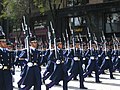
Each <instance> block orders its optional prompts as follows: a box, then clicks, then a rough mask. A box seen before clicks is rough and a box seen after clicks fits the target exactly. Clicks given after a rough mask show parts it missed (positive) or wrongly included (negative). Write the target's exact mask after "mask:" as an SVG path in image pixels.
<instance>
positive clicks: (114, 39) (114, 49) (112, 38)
mask: <svg viewBox="0 0 120 90" xmlns="http://www.w3.org/2000/svg"><path fill="white" fill-rule="evenodd" d="M112 41H113V47H114V50H116V48H115V43H116V42H115V39H114V37H113V36H112Z"/></svg>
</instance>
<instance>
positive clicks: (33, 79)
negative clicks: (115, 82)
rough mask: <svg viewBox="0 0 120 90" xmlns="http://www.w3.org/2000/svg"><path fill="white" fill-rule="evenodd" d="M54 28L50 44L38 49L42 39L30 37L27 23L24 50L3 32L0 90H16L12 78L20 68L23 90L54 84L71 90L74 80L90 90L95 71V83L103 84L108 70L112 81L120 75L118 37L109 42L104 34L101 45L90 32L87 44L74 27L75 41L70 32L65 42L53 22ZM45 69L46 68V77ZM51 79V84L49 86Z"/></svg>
mask: <svg viewBox="0 0 120 90" xmlns="http://www.w3.org/2000/svg"><path fill="white" fill-rule="evenodd" d="M50 27H51V30H52V33H51V32H50V31H49V30H48V39H49V43H48V44H47V46H46V47H45V48H44V49H43V48H42V49H39V48H38V40H37V38H36V37H35V36H34V35H32V36H31V35H30V30H29V29H28V26H27V24H26V22H25V20H24V23H23V24H22V28H23V31H24V32H25V35H26V37H25V45H24V47H22V48H13V44H11V43H9V42H8V41H7V40H6V38H5V34H4V32H3V30H2V29H1V30H0V90H13V77H12V75H14V74H15V67H16V66H19V65H20V66H21V74H20V76H21V79H20V80H19V82H18V83H17V84H18V88H19V90H30V89H31V87H34V90H42V88H41V85H43V84H44V85H45V86H46V90H49V89H50V88H51V87H53V86H54V85H60V84H59V82H60V81H63V90H68V83H69V82H70V81H71V80H76V81H78V82H79V83H80V84H79V86H78V87H79V88H80V89H88V88H87V87H85V86H84V81H85V80H84V79H85V78H86V77H92V75H91V74H92V73H93V72H95V82H96V83H102V81H100V78H99V75H101V74H105V70H109V73H110V79H115V78H114V76H113V72H115V71H119V72H120V42H119V39H118V38H117V37H116V35H115V34H114V35H113V37H112V40H111V41H107V39H106V38H105V35H104V33H103V32H102V37H101V41H100V42H98V41H97V38H96V36H95V35H93V34H91V33H90V31H89V29H87V30H88V40H86V41H84V40H83V38H82V36H81V35H80V34H77V35H74V31H73V30H72V29H71V28H70V30H71V35H72V36H71V37H72V39H71V40H69V38H70V36H69V35H68V33H67V30H66V32H65V33H64V34H63V41H62V39H61V38H56V35H55V31H54V28H53V26H52V23H51V22H50ZM65 35H66V39H65V38H64V37H65ZM20 63H21V64H20ZM42 67H45V71H44V73H43V75H42V73H41V71H42ZM78 77H79V78H78ZM48 79H49V80H51V82H49V83H48V82H47V80H48Z"/></svg>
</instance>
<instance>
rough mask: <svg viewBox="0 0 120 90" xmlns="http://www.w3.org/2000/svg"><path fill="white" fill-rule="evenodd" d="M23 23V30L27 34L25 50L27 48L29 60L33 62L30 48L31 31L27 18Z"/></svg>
mask: <svg viewBox="0 0 120 90" xmlns="http://www.w3.org/2000/svg"><path fill="white" fill-rule="evenodd" d="M23 21H24V22H23V23H22V29H23V32H24V34H25V36H26V37H25V48H27V59H28V60H29V61H31V59H30V47H29V38H30V29H28V26H27V24H26V20H25V16H23Z"/></svg>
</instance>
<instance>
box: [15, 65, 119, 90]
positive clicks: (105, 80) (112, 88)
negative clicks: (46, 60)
mask: <svg viewBox="0 0 120 90" xmlns="http://www.w3.org/2000/svg"><path fill="white" fill-rule="evenodd" d="M44 70H45V68H44V67H42V73H43V72H44ZM15 71H16V73H15V75H14V76H13V77H14V83H13V86H14V90H18V86H17V82H18V81H19V79H20V68H16V70H15ZM106 73H107V74H101V75H100V81H102V83H95V78H94V72H93V74H92V76H93V77H87V78H85V82H84V85H85V87H87V88H88V89H87V90H120V73H119V72H117V71H116V72H115V73H114V77H115V78H116V79H110V78H109V77H110V75H109V72H108V71H106ZM49 82H50V80H47V81H46V83H49ZM60 84H61V85H62V81H61V82H60ZM31 90H32V89H31ZM42 90H46V88H45V85H42ZM50 90H62V86H54V87H52V88H50ZM68 90H82V89H79V81H74V80H72V81H70V82H69V83H68Z"/></svg>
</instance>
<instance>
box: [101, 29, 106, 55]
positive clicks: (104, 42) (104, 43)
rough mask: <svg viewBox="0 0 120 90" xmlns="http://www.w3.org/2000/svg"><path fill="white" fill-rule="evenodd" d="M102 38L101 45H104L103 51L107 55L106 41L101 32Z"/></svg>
mask: <svg viewBox="0 0 120 90" xmlns="http://www.w3.org/2000/svg"><path fill="white" fill-rule="evenodd" d="M102 38H103V45H104V49H105V55H106V54H107V47H106V42H107V41H106V39H105V35H104V33H103V31H102Z"/></svg>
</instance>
